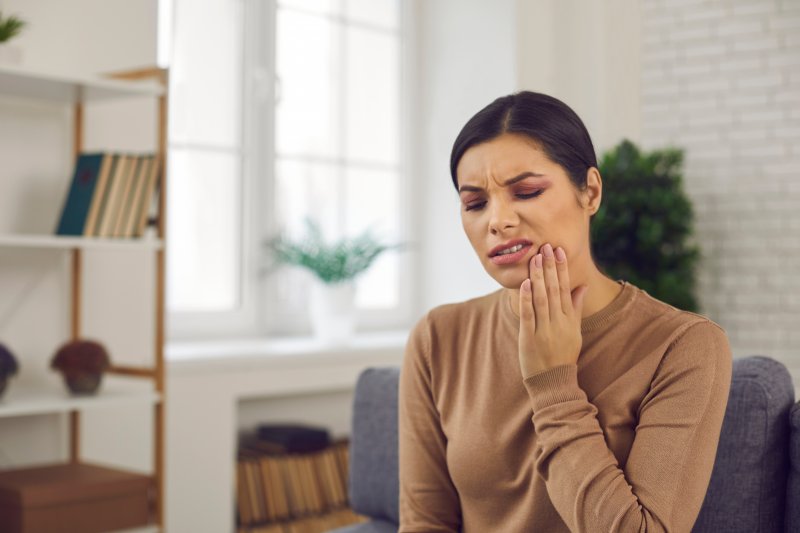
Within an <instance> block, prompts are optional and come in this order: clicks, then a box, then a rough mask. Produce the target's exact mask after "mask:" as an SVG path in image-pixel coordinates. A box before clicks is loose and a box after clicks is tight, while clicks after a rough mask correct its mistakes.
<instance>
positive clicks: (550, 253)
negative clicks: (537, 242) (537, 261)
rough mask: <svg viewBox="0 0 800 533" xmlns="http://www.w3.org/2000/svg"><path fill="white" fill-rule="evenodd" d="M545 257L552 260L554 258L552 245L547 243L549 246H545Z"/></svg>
mask: <svg viewBox="0 0 800 533" xmlns="http://www.w3.org/2000/svg"><path fill="white" fill-rule="evenodd" d="M544 255H545V257H547V258H552V257H553V247H552V246H550V243H547V244H545V245H544Z"/></svg>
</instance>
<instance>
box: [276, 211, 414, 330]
mask: <svg viewBox="0 0 800 533" xmlns="http://www.w3.org/2000/svg"><path fill="white" fill-rule="evenodd" d="M305 225H306V230H307V232H306V237H305V238H303V239H301V240H299V241H292V240H290V239H288V238H287V237H285V236H284V235H281V234H279V235H277V236H274V237H272V238H271V239H268V240H266V241H265V243H264V244H265V246H266V247H267V248H268V249H269V251H270V252H271V253H272V255H273V256H274V258H275V261H276V264H278V265H281V264H283V265H291V266H296V267H300V268H304V269H306V270H307V271H309V272H311V273H312V274H313V275H314V279H315V280H316V281H317V283H315V284H313V285H312V287H311V309H310V311H311V313H310V314H311V320H312V326H313V328H314V332H315V334H316V336H317V337H318V338H320V339H322V340H323V341H325V342H328V343H341V342H345V341H346V340H347V339H348V338H349V337H350V335H351V334H352V332H353V330H354V328H355V279H356V278H357V277H358V276H359V275H360V274H362V273H363V272H365V271H366V270H367V269H368V268H369V267H370V266H371V265H372V263H373V262H374V261H375V259H377V258H378V256H380V255H381V254H382V253H384V252H385V251H387V250H390V249H392V248H401V247H403V246H404V243H397V244H384V243H381V242H379V241H378V240H377V238H376V237H375V236H374V235H373V233H372V230H371V229H367V230H366V231H364V232H363V233H362V234H360V235H358V236H357V237H353V238H342V239H339V240H338V241H336V242H334V243H327V242H326V241H325V239H324V237H323V235H322V231H321V229H320V227H319V225H318V224H317V223H316V222H314V221H313V220H312V219H311V218H309V217H305Z"/></svg>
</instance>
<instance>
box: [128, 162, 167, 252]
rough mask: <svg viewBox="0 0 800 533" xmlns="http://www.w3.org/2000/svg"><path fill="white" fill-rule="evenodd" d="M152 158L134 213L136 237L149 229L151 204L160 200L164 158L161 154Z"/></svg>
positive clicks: (134, 232)
mask: <svg viewBox="0 0 800 533" xmlns="http://www.w3.org/2000/svg"><path fill="white" fill-rule="evenodd" d="M150 159H151V161H150V165H149V168H148V173H147V179H146V180H145V182H144V184H143V186H142V187H143V193H142V194H141V195H140V196H139V198H138V200H137V204H136V209H135V211H134V213H133V216H134V218H135V222H134V228H133V236H134V237H141V236H143V235H144V232H145V229H147V219H148V217H149V215H150V210H151V204H152V202H154V201H157V200H159V197H158V194H157V193H158V192H159V191H160V187H159V183H160V181H161V166H162V165H163V158H162V157H161V156H160V155H152V156H150ZM156 212H158V210H156Z"/></svg>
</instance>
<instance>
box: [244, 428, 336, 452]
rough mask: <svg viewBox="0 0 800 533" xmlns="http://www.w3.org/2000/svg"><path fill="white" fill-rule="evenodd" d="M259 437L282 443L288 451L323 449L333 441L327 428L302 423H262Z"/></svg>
mask: <svg viewBox="0 0 800 533" xmlns="http://www.w3.org/2000/svg"><path fill="white" fill-rule="evenodd" d="M258 438H259V439H260V440H262V441H266V442H271V443H274V444H277V445H280V446H282V447H283V449H284V450H285V451H286V452H288V453H304V452H314V451H318V450H322V449H324V448H326V447H328V445H330V442H331V439H330V436H329V434H328V431H327V430H326V429H324V428H319V427H313V426H306V425H301V424H261V425H259V426H258Z"/></svg>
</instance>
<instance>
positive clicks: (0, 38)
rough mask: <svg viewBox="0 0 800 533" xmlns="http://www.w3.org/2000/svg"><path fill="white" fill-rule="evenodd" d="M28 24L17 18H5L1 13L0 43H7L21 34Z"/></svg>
mask: <svg viewBox="0 0 800 533" xmlns="http://www.w3.org/2000/svg"><path fill="white" fill-rule="evenodd" d="M27 24H28V23H27V22H25V21H24V20H20V19H19V18H17V17H15V16H13V15H12V16H10V17H6V18H3V13H2V12H0V43H3V42H6V41H8V40H9V39H11V38H12V37H14V36H15V35H17V34H19V32H20V31H22V28H24V27H25V26H26V25H27Z"/></svg>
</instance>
